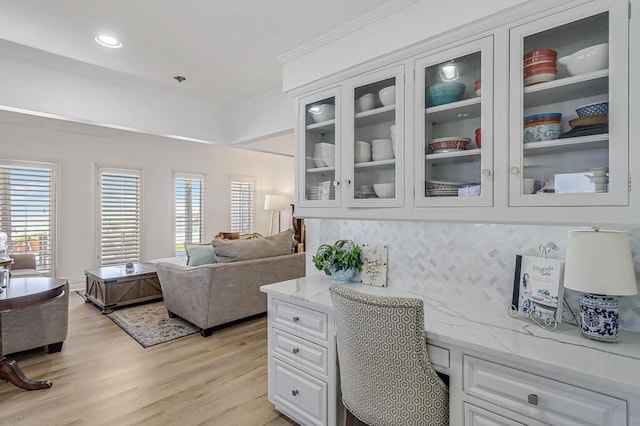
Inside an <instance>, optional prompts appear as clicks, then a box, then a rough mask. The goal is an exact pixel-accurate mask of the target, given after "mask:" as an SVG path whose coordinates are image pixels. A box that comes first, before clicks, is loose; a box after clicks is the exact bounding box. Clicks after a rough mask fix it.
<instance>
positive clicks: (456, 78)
mask: <svg viewBox="0 0 640 426" xmlns="http://www.w3.org/2000/svg"><path fill="white" fill-rule="evenodd" d="M481 61H482V55H481V52H474V53H472V54H469V55H465V56H461V57H458V58H454V59H451V60H448V61H445V62H442V63H438V64H436V65H433V66H429V67H427V68H425V74H424V75H425V82H424V87H425V103H426V105H425V107H426V110H425V118H424V120H425V126H424V129H425V140H424V143H425V148H424V152H425V165H424V167H425V173H424V177H425V183H424V187H423V191H424V195H425V197H479V196H480V195H481V190H482V189H481V185H480V182H481V152H482V150H481V133H482V130H481V126H480V123H481V111H482V108H481V104H482V102H481V101H482V96H481V95H482V82H481V65H482V63H481Z"/></svg>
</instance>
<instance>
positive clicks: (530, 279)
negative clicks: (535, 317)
mask: <svg viewBox="0 0 640 426" xmlns="http://www.w3.org/2000/svg"><path fill="white" fill-rule="evenodd" d="M563 275H564V262H563V261H561V260H559V259H549V258H546V257H536V256H522V255H517V256H516V267H515V275H514V279H513V298H512V300H511V304H512V305H513V306H514V307H517V308H518V312H524V313H531V311H532V310H536V311H537V312H539V313H540V317H541V319H542V320H545V319H547V318H554V319H555V320H556V321H557V322H558V323H560V321H561V320H562V295H563V286H562V280H563Z"/></svg>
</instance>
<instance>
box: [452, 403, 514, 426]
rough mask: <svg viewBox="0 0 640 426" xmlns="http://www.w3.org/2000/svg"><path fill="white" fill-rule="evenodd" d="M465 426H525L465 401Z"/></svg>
mask: <svg viewBox="0 0 640 426" xmlns="http://www.w3.org/2000/svg"><path fill="white" fill-rule="evenodd" d="M464 426H525V425H524V424H523V423H519V422H515V421H513V420H511V419H508V418H506V417H503V416H501V415H499V414H496V413H492V412H491V411H487V410H485V409H484V408H480V407H476V406H475V405H471V404H467V403H466V402H465V403H464Z"/></svg>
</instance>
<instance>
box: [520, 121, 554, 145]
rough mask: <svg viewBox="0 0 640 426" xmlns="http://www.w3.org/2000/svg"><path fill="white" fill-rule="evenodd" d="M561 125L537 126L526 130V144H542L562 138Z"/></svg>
mask: <svg viewBox="0 0 640 426" xmlns="http://www.w3.org/2000/svg"><path fill="white" fill-rule="evenodd" d="M560 130H561V125H560V123H547V124H537V125H533V126H529V127H525V128H524V143H531V142H542V141H550V140H554V139H558V138H559V137H560Z"/></svg>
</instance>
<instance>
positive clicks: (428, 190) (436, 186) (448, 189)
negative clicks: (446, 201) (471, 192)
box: [424, 180, 465, 197]
mask: <svg viewBox="0 0 640 426" xmlns="http://www.w3.org/2000/svg"><path fill="white" fill-rule="evenodd" d="M464 185H465V184H464V183H461V182H449V181H442V180H427V181H425V191H424V195H425V196H426V197H457V196H458V189H460V188H462V187H463V186H464Z"/></svg>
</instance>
